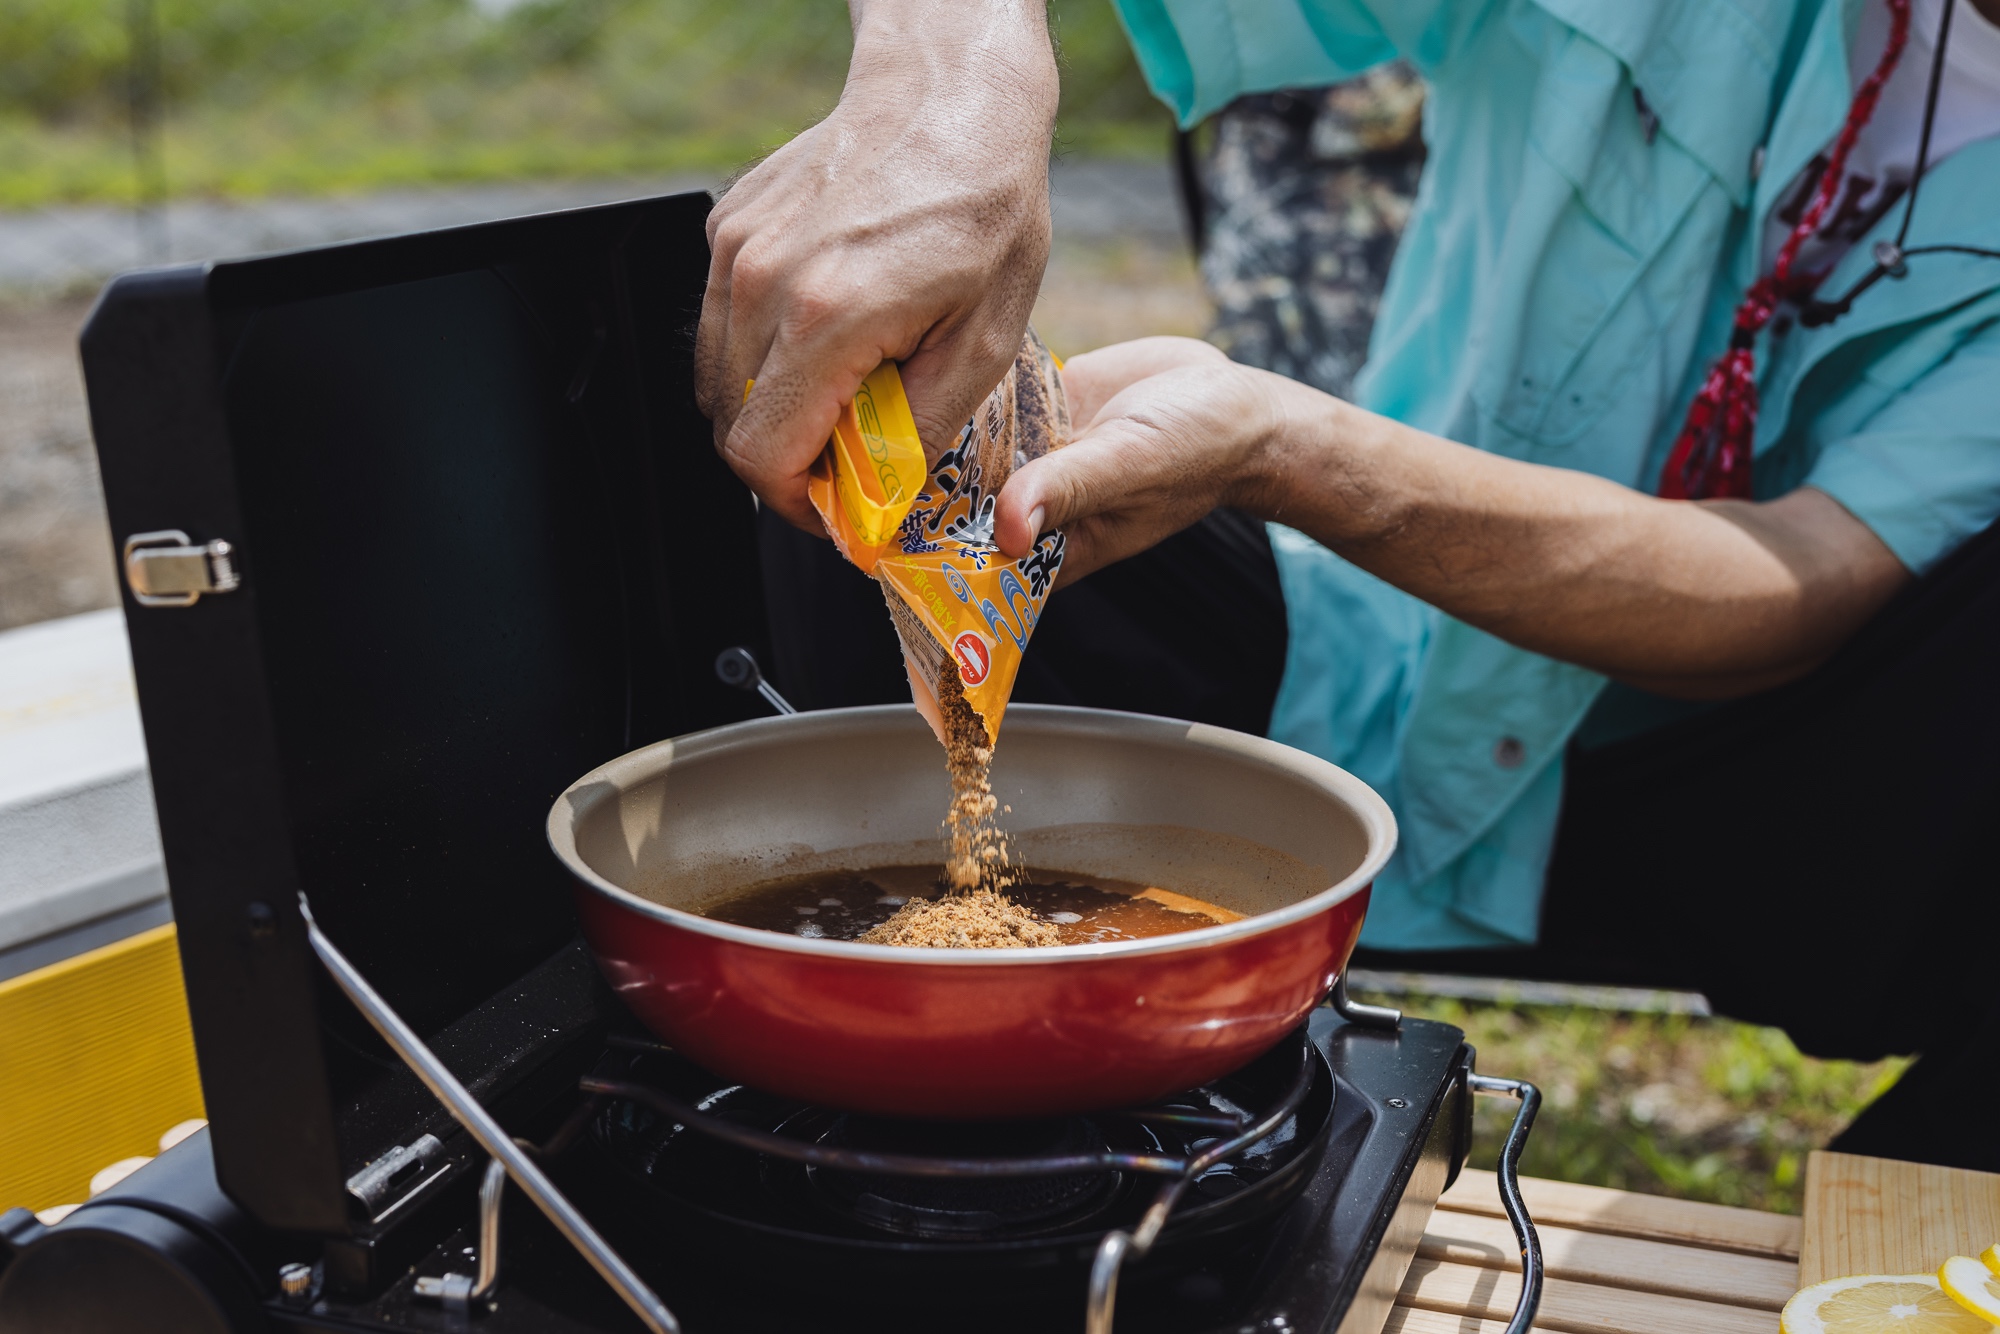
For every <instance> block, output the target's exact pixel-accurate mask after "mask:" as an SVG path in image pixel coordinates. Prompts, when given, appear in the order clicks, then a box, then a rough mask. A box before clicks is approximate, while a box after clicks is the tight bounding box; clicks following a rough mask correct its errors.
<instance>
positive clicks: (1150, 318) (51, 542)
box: [0, 239, 1208, 630]
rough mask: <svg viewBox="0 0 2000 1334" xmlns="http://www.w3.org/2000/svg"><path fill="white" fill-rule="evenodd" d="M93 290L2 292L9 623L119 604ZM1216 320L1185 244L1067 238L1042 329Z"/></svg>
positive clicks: (1108, 337) (1052, 275) (1051, 332)
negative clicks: (96, 445)
mask: <svg viewBox="0 0 2000 1334" xmlns="http://www.w3.org/2000/svg"><path fill="white" fill-rule="evenodd" d="M89 311H90V301H89V298H87V297H77V296H70V297H60V298H52V299H31V298H25V297H16V298H12V299H7V298H0V630H5V629H10V628H12V627H14V626H17V625H28V624H31V623H33V622H35V621H44V620H49V619H51V618H52V617H57V616H71V615H74V614H76V613H78V612H85V611H94V610H96V609H98V608H100V607H109V606H113V605H115V604H116V603H117V601H118V586H117V582H116V560H115V557H114V554H113V547H112V540H111V530H110V528H109V526H108V525H107V522H106V520H105V515H104V496H103V491H102V489H101V488H100V486H99V484H98V479H97V454H96V451H95V450H94V449H93V448H92V446H91V442H90V423H89V417H88V413H87V412H86V410H85V408H84V398H83V376H82V372H81V370H80V369H79V367H78V364H77V356H76V336H77V331H78V330H79V329H80V328H81V327H82V325H83V320H84V317H85V316H86V315H87V314H88V313H89ZM1207 318H1208V305H1207V301H1206V299H1205V298H1204V297H1203V295H1202V291H1201V284H1200V281H1199V279H1198V278H1197V277H1196V274H1195V269H1194V264H1193V262H1192V261H1191V260H1190V259H1189V258H1188V254H1187V250H1186V248H1185V247H1184V246H1176V245H1173V244H1170V243H1166V242H1163V241H1158V240H1145V239H1140V240H1123V241H1099V240H1080V241H1064V242H1062V243H1060V244H1059V245H1058V246H1057V248H1056V252H1055V255H1054V256H1053V258H1052V259H1051V261H1050V264H1049V272H1048V277H1047V279H1046V281H1045V282H1044V283H1043V286H1042V297H1041V301H1040V302H1039V304H1037V306H1036V308H1035V316H1034V319H1035V327H1036V329H1037V330H1039V331H1040V333H1041V335H1042V337H1043V338H1044V339H1045V340H1046V341H1047V342H1048V344H1049V345H1050V346H1051V347H1052V348H1054V349H1055V350H1056V352H1057V353H1058V354H1059V355H1062V356H1074V355H1075V354H1077V353H1078V352H1085V351H1088V350H1090V349H1091V348H1093V347H1099V346H1102V345H1103V344H1105V343H1114V342H1118V341H1119V340H1121V339H1126V338H1136V337H1140V336H1142V335H1145V334H1154V333H1173V334H1190V335H1198V334H1200V333H1201V331H1202V328H1203V326H1204V324H1205V323H1206V321H1207Z"/></svg>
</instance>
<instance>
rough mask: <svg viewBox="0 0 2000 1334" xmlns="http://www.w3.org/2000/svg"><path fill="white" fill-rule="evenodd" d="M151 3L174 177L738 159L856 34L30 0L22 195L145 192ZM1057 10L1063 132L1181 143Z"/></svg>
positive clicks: (813, 15) (15, 173) (803, 27)
mask: <svg viewBox="0 0 2000 1334" xmlns="http://www.w3.org/2000/svg"><path fill="white" fill-rule="evenodd" d="M149 6H150V7H151V19H152V23H153V25H154V29H155V30H156V31H157V33H158V43H157V51H158V60H157V69H158V87H159V90H160V94H161V96H160V105H161V106H162V108H163V110H164V117H163V125H164V137H163V144H164V154H163V156H164V181H165V185H166V188H167V190H168V192H169V193H171V194H174V195H189V194H201V195H215V196H247V195H258V194H267V193H313V192H323V191H338V190H354V189H366V188H371V187H379V186H388V185H409V184H418V183H432V182H446V181H476V180H493V179H502V178H510V179H518V178H523V177H549V176H572V177H576V176H605V175H623V174H640V173H659V172H676V171H705V172H711V173H717V174H721V173H726V172H728V171H730V170H732V169H734V168H735V167H737V166H739V165H741V164H742V163H744V162H746V161H749V160H751V159H753V158H755V157H756V156H758V155H759V154H761V153H764V152H768V151H769V150H770V149H771V148H773V147H775V146H776V145H778V144H780V143H782V142H784V140H785V139H787V138H789V137H790V136H791V135H792V134H794V133H796V132H797V131H798V130H799V129H800V128H802V127H803V126H805V125H808V124H810V123H812V122H813V121H814V120H816V119H817V118H818V117H820V116H822V115H824V114H825V112H826V110H827V109H828V108H829V107H831V106H832V105H833V102H834V100H835V99H836V98H837V97H838V96H839V92H840V84H841V78H842V75H843V73H844V72H845V69H846V65H847V54H848V49H849V45H850V38H849V32H848V16H847V6H846V5H845V4H843V3H841V0H525V2H521V0H6V3H5V4H0V207H6V206H11V207H23V206H30V205H35V204H41V203H47V202H52V201H57V200H85V199H94V200H113V201H122V200H130V199H131V198H133V195H134V191H135V188H136V186H135V172H134V167H133V154H132V144H131V130H130V124H129V119H128V118H129V112H130V105H129V104H130V90H131V69H132V63H131V53H132V50H133V45H134V43H133V33H134V31H135V19H137V20H140V21H139V22H138V23H137V24H136V31H138V32H140V33H141V34H143V33H144V32H145V31H146V27H145V23H144V22H143V19H144V17H145V16H146V14H147V10H148V7H149ZM1052 13H1053V15H1054V19H1055V23H1056V27H1057V33H1058V43H1059V46H1060V48H1061V51H1062V54H1063V59H1064V85H1065V93H1064V98H1063V108H1062V118H1061V125H1060V131H1059V139H1058V147H1059V149H1063V150H1067V151H1072V152H1076V153H1081V154H1089V155H1103V154H1114V155H1129V154H1134V153H1146V154H1157V153H1159V152H1161V151H1163V145H1164V143H1165V137H1166V134H1167V132H1168V119H1167V116H1166V113H1165V112H1164V111H1163V110H1162V109H1161V108H1160V106H1159V105H1158V103H1156V102H1155V101H1154V100H1153V99H1152V97H1151V95H1150V94H1149V93H1148V92H1147V91H1146V88H1145V85H1144V83H1143V81H1142V80H1141V79H1140V77H1139V74H1138V71H1137V69H1136V67H1135V66H1134V65H1133V62H1132V58H1131V54H1130V52H1129V50H1128V49H1127V47H1126V43H1125V39H1124V35H1123V33H1122V32H1121V31H1120V29H1119V25H1118V20H1117V18H1116V16H1115V14H1114V13H1113V11H1112V8H1111V5H1110V0H1057V2H1056V3H1055V4H1054V5H1053V7H1052ZM140 46H141V47H142V48H143V47H144V41H143V37H142V39H141V41H140Z"/></svg>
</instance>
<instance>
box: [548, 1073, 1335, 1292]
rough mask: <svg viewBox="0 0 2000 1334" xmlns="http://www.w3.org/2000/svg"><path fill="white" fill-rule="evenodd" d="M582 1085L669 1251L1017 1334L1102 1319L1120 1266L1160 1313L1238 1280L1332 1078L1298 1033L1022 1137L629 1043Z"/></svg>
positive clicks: (1292, 1180) (1294, 1174)
mask: <svg viewBox="0 0 2000 1334" xmlns="http://www.w3.org/2000/svg"><path fill="white" fill-rule="evenodd" d="M582 1087H583V1088H584V1090H585V1091H586V1092H588V1093H591V1094H593V1095H595V1096H596V1097H597V1098H598V1099H599V1100H600V1103H599V1108H600V1109H599V1111H598V1113H597V1119H596V1123H595V1133H594V1135H593V1136H592V1140H591V1142H592V1143H593V1144H594V1145H595V1146H596V1148H597V1150H598V1151H599V1152H600V1153H602V1154H604V1155H606V1157H607V1158H608V1161H609V1164H610V1165H612V1166H614V1167H615V1168H617V1169H618V1170H620V1171H621V1172H622V1173H623V1174H624V1175H625V1177H626V1178H627V1179H628V1180H630V1181H632V1182H634V1183H635V1184H637V1185H638V1186H640V1187H641V1190H640V1193H639V1194H638V1196H636V1197H634V1198H635V1199H637V1200H638V1201H640V1202H643V1203H645V1204H646V1205H647V1206H648V1211H649V1215H650V1217H651V1219H652V1220H653V1224H654V1226H655V1227H658V1228H660V1229H661V1230H662V1231H663V1232H664V1233H665V1234H666V1235H667V1237H668V1238H670V1239H671V1243H672V1245H673V1247H674V1249H675V1250H676V1252H677V1253H683V1254H685V1253H699V1254H700V1255H701V1256H702V1257H703V1260H704V1262H705V1263H708V1264H710V1265H712V1266H713V1267H714V1268H715V1269H716V1270H717V1271H718V1272H724V1273H731V1274H736V1275H739V1276H741V1278H742V1279H744V1280H747V1281H758V1280H760V1279H761V1278H763V1277H765V1276H768V1275H769V1274H770V1273H772V1272H782V1273H785V1274H786V1275H787V1276H788V1278H787V1281H788V1282H789V1283H795V1284H800V1285H805V1286H804V1288H803V1289H802V1290H809V1291H811V1292H812V1293H813V1295H814V1296H813V1300H814V1301H815V1303H825V1304H828V1305H827V1307H826V1309H828V1310H844V1311H847V1312H848V1313H849V1314H854V1315H857V1318H858V1316H859V1313H864V1312H877V1313H879V1312H880V1311H881V1310H883V1309H885V1306H893V1307H895V1308H897V1309H899V1310H903V1311H905V1312H907V1313H909V1314H911V1315H912V1317H913V1318H914V1317H915V1316H916V1315H918V1314H919V1313H921V1312H923V1311H925V1310H934V1309H936V1308H937V1306H938V1304H939V1303H952V1302H958V1301H962V1300H963V1298H964V1296H965V1293H966V1292H967V1291H968V1285H975V1286H979V1287H981V1289H982V1290H985V1291H988V1292H990V1294H991V1296H990V1298H988V1299H987V1301H988V1304H989V1305H991V1306H993V1309H994V1311H995V1312H998V1311H999V1310H1001V1309H1002V1308H1005V1309H1007V1310H1010V1311H1013V1310H1016V1308H1018V1310H1017V1311H1016V1313H1017V1314H1019V1315H1020V1316H1021V1319H1020V1320H1019V1321H1017V1322H1015V1327H1018V1328H1038V1327H1047V1325H1048V1323H1049V1321H1050V1320H1059V1321H1061V1323H1067V1321H1068V1319H1069V1318H1070V1317H1069V1316H1068V1314H1067V1313H1071V1312H1074V1310H1075V1306H1074V1303H1075V1302H1076V1301H1077V1299H1078V1297H1079V1295H1081V1294H1083V1293H1084V1292H1085V1290H1086V1289H1088V1290H1089V1292H1090V1294H1091V1301H1092V1305H1093V1309H1100V1310H1101V1311H1103V1312H1104V1313H1106V1314H1107V1315H1108V1312H1109V1309H1110V1302H1111V1300H1112V1296H1113V1293H1114V1291H1115V1287H1116V1285H1117V1283H1118V1278H1117V1275H1118V1272H1119V1271H1120V1269H1121V1268H1122V1269H1125V1270H1128V1271H1130V1272H1129V1274H1128V1278H1129V1280H1130V1281H1131V1282H1132V1283H1135V1284H1137V1285H1139V1286H1138V1288H1137V1289H1136V1290H1137V1291H1139V1292H1140V1293H1141V1297H1139V1298H1135V1300H1143V1301H1153V1302H1155V1305H1157V1304H1158V1303H1159V1302H1165V1303H1166V1305H1167V1307H1168V1308H1171V1307H1173V1306H1174V1304H1175V1303H1183V1304H1184V1303H1185V1301H1188V1300H1193V1299H1192V1298H1191V1297H1188V1296H1187V1295H1186V1294H1182V1293H1180V1290H1179V1289H1178V1288H1176V1287H1175V1286H1174V1285H1175V1284H1176V1283H1178V1282H1179V1281H1180V1277H1179V1276H1182V1275H1184V1274H1185V1273H1187V1272H1189V1266H1194V1267H1196V1268H1199V1267H1201V1266H1204V1265H1209V1264H1230V1265H1233V1264H1236V1263H1238V1262H1239V1261H1238V1259H1237V1258H1232V1257H1241V1263H1243V1264H1246V1265H1251V1266H1254V1264H1255V1263H1256V1261H1255V1256H1256V1255H1257V1254H1258V1248H1259V1247H1260V1246H1261V1245H1262V1244H1263V1242H1262V1240H1261V1239H1262V1238H1264V1237H1265V1236H1266V1232H1267V1230H1268V1225H1273V1224H1274V1223H1275V1220H1276V1219H1278V1218H1279V1217H1280V1216H1281V1215H1283V1213H1284V1211H1285V1210H1286V1208H1287V1207H1288V1206H1289V1205H1290V1204H1291V1203H1292V1202H1293V1201H1294V1200H1295V1199H1297V1198H1298V1196H1299V1193H1300V1192H1301V1191H1302V1190H1304V1189H1305V1186H1306V1184H1307V1182H1308V1181H1310V1180H1311V1179H1312V1176H1313V1174H1314V1173H1315V1172H1316V1171H1318V1170H1319V1166H1320V1162H1321V1160H1322V1158H1323V1156H1324V1155H1325V1153H1326V1152H1327V1146H1328V1143H1329V1141H1330V1139H1331V1137H1332V1127H1333V1125H1334V1104H1335V1090H1336V1082H1335V1079H1334V1076H1333V1071H1332V1069H1331V1068H1330V1066H1329V1065H1328V1064H1327V1060H1326V1055H1325V1053H1324V1052H1323V1051H1322V1050H1321V1049H1320V1047H1319V1046H1318V1045H1317V1044H1315V1043H1312V1042H1310V1041H1308V1040H1307V1039H1306V1037H1305V1035H1304V1034H1303V1033H1299V1034H1296V1035H1294V1037H1293V1038H1291V1039H1287V1040H1286V1041H1283V1042H1281V1043H1279V1044H1278V1046H1277V1047H1275V1048H1273V1049H1272V1050H1271V1051H1270V1052H1269V1053H1267V1054H1266V1055H1264V1056H1263V1057H1261V1058H1259V1059H1258V1060H1256V1061H1253V1062H1251V1063H1250V1064H1249V1065H1248V1066H1246V1067H1244V1068H1243V1069H1241V1070H1238V1071H1237V1072H1235V1073H1234V1074H1232V1075H1229V1076H1226V1077H1225V1078H1223V1079H1220V1080H1217V1081H1216V1082H1215V1083H1214V1084H1212V1085H1209V1086H1207V1087H1204V1088H1200V1089H1193V1090H1190V1091H1188V1092H1186V1093H1182V1094H1178V1095H1176V1096H1174V1097H1172V1098H1169V1099H1166V1100H1164V1101H1163V1102H1162V1103H1161V1104H1160V1105H1158V1106H1155V1107H1149V1108H1141V1109H1134V1110H1128V1111H1122V1112H1110V1113H1103V1114H1092V1115H1089V1116H1083V1117H1073V1118H1068V1119H1053V1120H1043V1121H1033V1122H1002V1123H981V1124H950V1123H938V1122H919V1121H903V1120H898V1119H894V1118H880V1117H866V1116H859V1115H853V1114H846V1113H841V1112H837V1111H832V1110H828V1109H823V1108H816V1107H811V1106H807V1105H804V1104H801V1103H799V1102H797V1101H794V1100H790V1099H785V1098H781V1097H778V1096H777V1095H774V1094H769V1093H765V1092H762V1091H761V1090H758V1089H752V1088H747V1087H742V1086H736V1085H724V1084H722V1081H720V1080H719V1079H717V1078H716V1077H715V1076H714V1075H711V1074H708V1073H707V1072H705V1071H703V1070H701V1069H700V1068H699V1067H696V1066H694V1065H692V1064H690V1063H689V1062H687V1061H685V1060H684V1059H682V1058H680V1057H678V1056H676V1055H674V1054H673V1053H672V1052H671V1051H669V1050H667V1049H665V1048H662V1047H659V1046H657V1045H655V1044H652V1043H643V1044H642V1043H639V1042H637V1041H620V1040H614V1042H613V1048H612V1050H611V1051H610V1052H608V1053H607V1055H606V1058H605V1060H604V1061H603V1062H602V1063H600V1065H599V1067H598V1070H597V1071H596V1072H595V1073H593V1074H592V1075H590V1076H588V1077H586V1078H585V1079H584V1080H583V1081H582ZM1343 1124H1345V1123H1343ZM1343 1142H1345V1141H1343ZM1135 1238H1143V1241H1138V1242H1135V1240H1134V1239H1135ZM1155 1242H1157V1244H1155ZM653 1244H656V1245H657V1244H658V1242H657V1241H656V1242H654V1243H653ZM1107 1252H1109V1254H1107ZM1169 1289H1171V1290H1172V1292H1173V1293H1174V1294H1176V1295H1174V1296H1171V1297H1169V1296H1160V1297H1158V1298H1157V1300H1155V1298H1153V1297H1147V1296H1145V1295H1144V1294H1146V1293H1148V1292H1153V1291H1155V1290H1157V1291H1158V1292H1159V1293H1162V1294H1164V1293H1166V1292H1167V1291H1168V1290H1169ZM1148 1309H1151V1308H1148ZM1163 1309H1164V1308H1163ZM1051 1313H1062V1314H1059V1315H1058V1314H1051ZM996 1318H998V1317H997V1316H996ZM1003 1323H1005V1322H1004V1321H1003Z"/></svg>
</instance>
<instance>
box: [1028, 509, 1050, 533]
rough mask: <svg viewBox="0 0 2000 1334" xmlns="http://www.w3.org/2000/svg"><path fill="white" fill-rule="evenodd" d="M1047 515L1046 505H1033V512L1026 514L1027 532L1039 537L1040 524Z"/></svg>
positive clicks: (1040, 531)
mask: <svg viewBox="0 0 2000 1334" xmlns="http://www.w3.org/2000/svg"><path fill="white" fill-rule="evenodd" d="M1048 517H1049V511H1048V508H1047V507H1046V506H1043V505H1037V506H1035V509H1034V512H1033V513H1031V514H1030V515H1028V532H1029V533H1031V534H1032V535H1034V536H1036V537H1040V536H1041V535H1042V524H1043V523H1044V522H1045V521H1046V520H1047V519H1048Z"/></svg>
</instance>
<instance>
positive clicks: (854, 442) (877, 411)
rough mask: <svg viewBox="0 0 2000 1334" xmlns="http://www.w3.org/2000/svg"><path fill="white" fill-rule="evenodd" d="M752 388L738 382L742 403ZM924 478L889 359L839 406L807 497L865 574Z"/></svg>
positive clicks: (919, 448)
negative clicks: (837, 417)
mask: <svg viewBox="0 0 2000 1334" xmlns="http://www.w3.org/2000/svg"><path fill="white" fill-rule="evenodd" d="M756 385H757V382H756V381H755V380H751V381H749V382H748V383H746V384H745V385H744V386H743V397H744V398H745V399H746V400H747V399H748V398H749V397H750V391H751V390H752V389H754V388H755V387H756ZM923 483H924V443H923V441H922V440H921V439H920V438H919V437H918V435H917V423H916V419H915V418H914V417H912V416H911V415H910V400H909V398H908V397H907V396H906V395H905V394H904V393H903V377H902V374H901V372H899V371H898V370H897V369H896V363H895V362H893V361H885V362H883V363H882V364H881V365H880V366H877V367H876V368H875V369H874V370H872V371H870V372H868V377H867V378H866V379H864V380H863V381H862V382H861V387H860V388H859V389H857V390H855V391H854V401H853V402H851V403H849V404H848V405H847V406H846V407H844V408H842V409H841V412H840V419H839V420H838V421H836V422H834V424H833V435H832V436H831V437H830V438H829V439H828V440H827V442H826V448H825V449H824V450H822V451H820V456H819V457H818V458H817V459H815V460H813V466H812V470H811V471H810V472H809V473H807V474H806V495H807V496H808V497H809V498H810V499H811V500H812V503H813V508H814V509H816V510H818V511H819V514H820V518H821V519H822V520H824V521H825V523H826V531H827V534H828V536H830V537H832V538H833V544H834V545H835V546H837V547H839V548H840V554H841V555H843V556H845V557H847V559H849V560H851V561H853V562H854V563H855V564H856V565H858V566H860V567H861V569H862V570H863V571H864V572H870V573H872V572H873V571H874V569H875V559H876V557H878V556H879V555H881V554H882V549H883V548H884V547H886V546H888V545H889V543H890V542H892V541H893V540H895V536H896V530H897V529H898V528H899V527H900V526H901V525H902V522H903V516H904V515H906V514H908V513H909V512H910V506H911V505H913V504H915V503H916V499H917V492H918V490H919V489H920V488H921V487H922V486H923Z"/></svg>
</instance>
